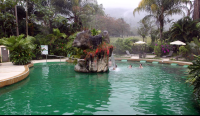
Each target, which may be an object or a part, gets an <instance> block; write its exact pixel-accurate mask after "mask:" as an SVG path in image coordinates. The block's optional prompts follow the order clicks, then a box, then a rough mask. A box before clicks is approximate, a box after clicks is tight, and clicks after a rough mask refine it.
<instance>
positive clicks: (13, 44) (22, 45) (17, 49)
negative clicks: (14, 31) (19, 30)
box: [2, 34, 35, 65]
mask: <svg viewBox="0 0 200 116" xmlns="http://www.w3.org/2000/svg"><path fill="white" fill-rule="evenodd" d="M34 40H35V38H34V37H31V36H28V37H26V38H24V35H23V34H21V35H19V36H10V38H3V39H2V43H3V45H5V46H6V47H7V48H8V49H9V50H10V59H11V62H12V63H13V64H15V65H25V64H28V63H30V62H31V60H32V57H33V56H35V55H34V54H33V50H34V49H35V45H34V44H33V41H34Z"/></svg>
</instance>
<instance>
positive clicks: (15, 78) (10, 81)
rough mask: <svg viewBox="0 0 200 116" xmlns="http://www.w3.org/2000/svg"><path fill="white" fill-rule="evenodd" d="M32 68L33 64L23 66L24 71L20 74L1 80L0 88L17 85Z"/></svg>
mask: <svg viewBox="0 0 200 116" xmlns="http://www.w3.org/2000/svg"><path fill="white" fill-rule="evenodd" d="M33 66H34V63H30V64H27V65H24V68H25V70H24V71H23V72H22V73H21V74H19V75H16V76H13V77H10V78H6V79H3V80H1V81H0V88H2V87H4V86H8V85H12V84H14V83H17V82H19V81H21V80H23V79H25V78H26V77H28V75H29V68H30V67H33Z"/></svg>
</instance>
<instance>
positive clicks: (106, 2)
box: [97, 0, 141, 9]
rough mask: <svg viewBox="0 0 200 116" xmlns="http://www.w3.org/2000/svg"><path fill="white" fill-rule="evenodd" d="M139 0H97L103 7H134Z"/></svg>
mask: <svg viewBox="0 0 200 116" xmlns="http://www.w3.org/2000/svg"><path fill="white" fill-rule="evenodd" d="M140 1H141V0H97V2H98V4H103V7H104V8H125V9H135V8H136V7H137V6H138V4H139V2H140Z"/></svg>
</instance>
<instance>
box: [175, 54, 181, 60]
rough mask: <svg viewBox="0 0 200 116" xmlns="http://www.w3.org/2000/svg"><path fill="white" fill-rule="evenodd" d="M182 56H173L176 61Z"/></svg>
mask: <svg viewBox="0 0 200 116" xmlns="http://www.w3.org/2000/svg"><path fill="white" fill-rule="evenodd" d="M182 56H183V54H180V55H178V56H175V57H174V59H176V60H178V58H180V57H182Z"/></svg>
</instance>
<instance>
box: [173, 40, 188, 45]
mask: <svg viewBox="0 0 200 116" xmlns="http://www.w3.org/2000/svg"><path fill="white" fill-rule="evenodd" d="M170 44H171V45H186V44H185V43H183V42H182V41H174V42H171V43H170Z"/></svg>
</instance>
